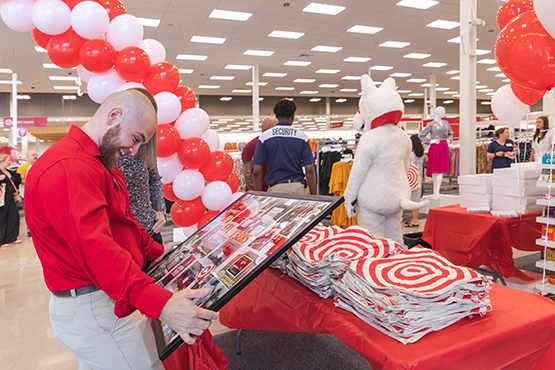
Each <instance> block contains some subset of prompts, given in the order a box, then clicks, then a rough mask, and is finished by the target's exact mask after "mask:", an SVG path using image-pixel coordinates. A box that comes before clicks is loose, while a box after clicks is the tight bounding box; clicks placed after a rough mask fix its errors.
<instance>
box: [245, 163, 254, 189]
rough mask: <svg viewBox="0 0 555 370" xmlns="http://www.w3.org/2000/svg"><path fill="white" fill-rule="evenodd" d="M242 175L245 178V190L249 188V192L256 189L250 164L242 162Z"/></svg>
mask: <svg viewBox="0 0 555 370" xmlns="http://www.w3.org/2000/svg"><path fill="white" fill-rule="evenodd" d="M243 175H244V176H245V183H246V184H247V188H249V189H250V190H254V189H255V188H256V187H255V185H254V175H253V164H252V162H245V161H243Z"/></svg>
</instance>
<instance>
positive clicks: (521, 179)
mask: <svg viewBox="0 0 555 370" xmlns="http://www.w3.org/2000/svg"><path fill="white" fill-rule="evenodd" d="M540 173H541V169H539V168H538V167H537V165H535V164H518V165H516V166H513V167H511V168H498V169H495V170H494V171H493V180H492V187H493V191H492V194H493V207H492V209H494V210H498V211H514V212H516V213H530V212H536V211H541V208H542V207H541V206H539V205H536V200H537V199H540V198H541V197H542V194H543V189H542V188H540V187H538V186H537V185H536V182H537V180H538V177H539V176H540Z"/></svg>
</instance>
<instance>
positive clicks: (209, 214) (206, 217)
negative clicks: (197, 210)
mask: <svg viewBox="0 0 555 370" xmlns="http://www.w3.org/2000/svg"><path fill="white" fill-rule="evenodd" d="M219 214H220V211H208V212H206V213H205V214H203V215H202V216H201V217H200V219H199V220H198V228H199V229H200V228H201V227H203V226H204V225H206V224H207V223H208V222H210V221H211V220H212V219H213V218H214V217H216V216H217V215H219Z"/></svg>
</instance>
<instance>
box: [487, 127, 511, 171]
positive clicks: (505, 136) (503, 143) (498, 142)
mask: <svg viewBox="0 0 555 370" xmlns="http://www.w3.org/2000/svg"><path fill="white" fill-rule="evenodd" d="M494 135H495V140H494V141H492V142H491V143H490V144H489V146H488V150H487V153H486V157H488V159H492V162H491V172H493V170H494V169H496V168H507V167H511V163H514V161H515V148H514V145H515V143H514V142H513V141H512V140H511V139H509V129H508V128H507V127H501V128H499V129H497V130H495V133H494Z"/></svg>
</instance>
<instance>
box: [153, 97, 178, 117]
mask: <svg viewBox="0 0 555 370" xmlns="http://www.w3.org/2000/svg"><path fill="white" fill-rule="evenodd" d="M154 100H156V104H157V105H158V113H157V116H158V124H163V123H170V122H173V121H175V120H176V119H177V117H179V114H180V113H181V102H180V101H179V98H178V97H177V96H175V94H172V93H171V92H166V91H164V92H161V93H158V94H156V95H154Z"/></svg>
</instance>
